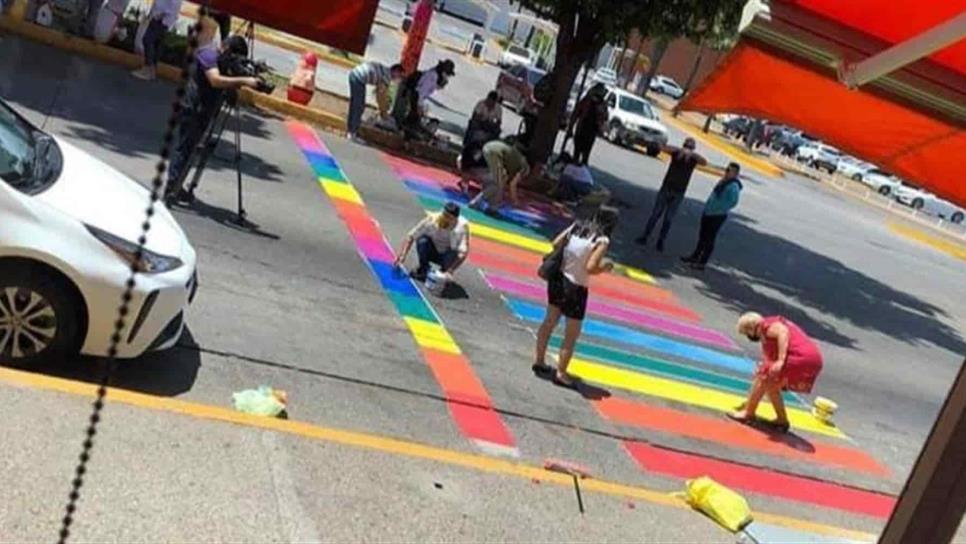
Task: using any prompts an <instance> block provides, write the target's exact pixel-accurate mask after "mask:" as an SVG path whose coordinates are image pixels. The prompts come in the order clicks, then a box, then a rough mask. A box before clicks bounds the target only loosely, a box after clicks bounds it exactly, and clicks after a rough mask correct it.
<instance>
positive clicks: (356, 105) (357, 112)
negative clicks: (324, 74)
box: [345, 61, 404, 142]
mask: <svg viewBox="0 0 966 544" xmlns="http://www.w3.org/2000/svg"><path fill="white" fill-rule="evenodd" d="M403 73H404V72H403V67H402V64H393V65H392V66H386V65H385V64H382V63H380V62H375V61H368V62H363V63H362V64H360V65H358V66H356V67H355V68H353V69H352V70H350V71H349V114H348V117H346V123H345V124H346V137H348V138H349V139H351V140H354V141H356V142H360V140H359V135H358V132H359V127H360V126H361V125H362V114H363V113H365V111H366V89H367V87H368V86H374V87H375V88H376V96H377V97H378V98H379V99H378V100H377V102H378V104H379V115H381V116H383V117H385V116H386V113H387V106H388V104H389V100H387V99H386V97H387V96H388V93H389V85H391V84H392V82H394V81H399V80H401V79H402V78H403Z"/></svg>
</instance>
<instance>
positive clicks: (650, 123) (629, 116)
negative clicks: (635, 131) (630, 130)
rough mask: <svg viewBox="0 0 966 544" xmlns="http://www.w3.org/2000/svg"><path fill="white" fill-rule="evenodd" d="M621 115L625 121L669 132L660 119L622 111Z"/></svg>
mask: <svg viewBox="0 0 966 544" xmlns="http://www.w3.org/2000/svg"><path fill="white" fill-rule="evenodd" d="M619 116H620V118H621V120H623V121H624V122H625V123H633V124H634V125H635V126H639V127H643V128H648V129H651V130H656V131H658V132H664V133H666V132H667V127H665V126H664V125H663V124H661V122H660V121H655V120H653V119H650V118H648V117H644V116H643V115H635V114H633V113H625V112H621V113H620V114H619Z"/></svg>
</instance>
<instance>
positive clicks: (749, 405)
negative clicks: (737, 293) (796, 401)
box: [728, 312, 824, 433]
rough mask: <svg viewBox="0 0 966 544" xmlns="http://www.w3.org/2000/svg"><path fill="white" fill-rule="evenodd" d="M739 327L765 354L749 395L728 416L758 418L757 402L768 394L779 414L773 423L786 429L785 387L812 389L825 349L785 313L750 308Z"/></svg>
mask: <svg viewBox="0 0 966 544" xmlns="http://www.w3.org/2000/svg"><path fill="white" fill-rule="evenodd" d="M737 329H738V334H739V335H740V336H744V337H745V338H747V339H748V340H749V341H751V342H756V343H761V356H762V358H761V362H760V363H759V365H758V369H757V370H756V371H755V381H754V383H753V384H752V386H751V390H750V391H749V392H748V399H747V400H746V401H745V403H744V404H743V405H742V407H741V408H739V409H737V410H735V411H734V412H731V413H729V414H728V417H730V418H731V419H734V420H735V421H738V422H741V423H750V422H752V421H755V418H756V416H755V412H756V411H757V409H758V403H759V402H761V399H762V397H764V396H765V395H768V399H769V400H770V401H771V405H772V407H773V408H774V409H775V415H776V419H775V420H774V421H772V422H771V423H772V424H773V425H774V426H775V428H776V429H777V430H778V431H780V432H783V433H787V432H788V430H789V423H788V413H787V412H786V411H785V402H784V400H783V399H782V391H785V390H790V391H795V392H798V393H811V392H812V388H813V387H814V386H815V381H816V380H817V379H818V376H819V374H820V373H821V372H822V366H823V364H824V363H823V360H822V352H821V351H820V350H819V348H818V345H817V344H816V343H815V341H814V340H812V339H811V338H809V336H808V335H807V334H806V333H805V331H803V330H802V329H801V327H799V326H798V325H796V324H795V323H792V321H791V320H789V319H787V318H785V317H781V316H777V315H776V316H770V317H764V316H762V315H761V314H759V313H756V312H748V313H745V314H743V315H742V316H741V317H740V318H738V326H737Z"/></svg>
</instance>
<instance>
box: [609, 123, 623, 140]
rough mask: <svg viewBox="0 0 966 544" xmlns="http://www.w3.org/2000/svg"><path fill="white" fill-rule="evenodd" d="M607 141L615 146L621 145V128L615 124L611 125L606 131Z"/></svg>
mask: <svg viewBox="0 0 966 544" xmlns="http://www.w3.org/2000/svg"><path fill="white" fill-rule="evenodd" d="M607 139H608V140H609V141H611V142H612V143H614V144H616V145H621V141H620V140H621V127H620V125H618V124H617V123H613V124H611V126H610V128H609V129H608V130H607Z"/></svg>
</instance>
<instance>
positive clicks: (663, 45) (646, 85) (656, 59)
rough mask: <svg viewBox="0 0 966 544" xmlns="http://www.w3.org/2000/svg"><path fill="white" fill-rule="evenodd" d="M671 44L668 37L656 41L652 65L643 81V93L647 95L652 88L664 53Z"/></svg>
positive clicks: (652, 53)
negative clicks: (652, 82) (652, 81)
mask: <svg viewBox="0 0 966 544" xmlns="http://www.w3.org/2000/svg"><path fill="white" fill-rule="evenodd" d="M669 44H670V42H669V41H668V39H667V38H660V39H658V40H657V41H656V42H654V49H653V51H652V52H651V67H650V68H648V70H647V76H645V77H644V81H642V82H641V89H640V93H641V95H646V94H647V90H648V89H650V88H651V80H652V79H654V76H656V75H657V69H658V67H659V66H660V65H661V59H662V58H664V53H667V47H668V45H669Z"/></svg>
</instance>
